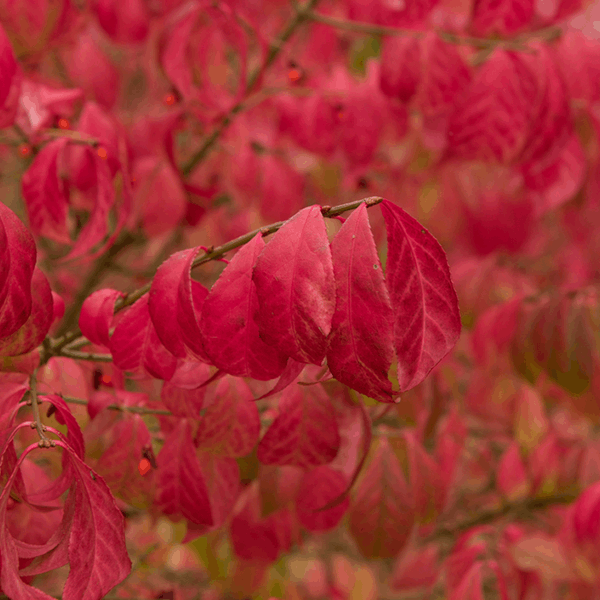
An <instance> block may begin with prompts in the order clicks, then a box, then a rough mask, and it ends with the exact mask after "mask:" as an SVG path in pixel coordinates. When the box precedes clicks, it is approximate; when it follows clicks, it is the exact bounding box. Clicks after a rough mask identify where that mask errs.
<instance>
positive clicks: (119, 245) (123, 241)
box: [57, 232, 136, 336]
mask: <svg viewBox="0 0 600 600" xmlns="http://www.w3.org/2000/svg"><path fill="white" fill-rule="evenodd" d="M135 240H136V237H135V236H134V235H132V234H131V233H129V232H124V233H123V234H121V236H120V237H119V239H118V240H117V241H116V242H115V243H114V244H113V245H112V246H111V247H110V248H109V250H108V251H107V252H106V254H104V255H103V256H102V257H101V258H100V259H99V260H98V261H97V262H96V264H95V265H94V268H93V270H92V271H91V273H90V274H89V275H88V276H87V279H86V280H85V282H84V284H83V285H82V286H81V288H80V289H79V291H78V292H77V296H75V299H74V300H73V302H72V303H71V304H70V305H69V308H68V309H67V310H66V311H65V314H64V316H63V318H62V321H61V324H60V327H59V329H58V332H57V334H58V335H59V336H62V335H64V334H65V333H66V332H67V331H68V330H69V329H70V328H71V327H73V325H74V324H75V322H76V319H77V317H78V315H79V311H80V310H81V307H82V305H83V303H84V301H85V299H86V298H87V297H88V296H89V295H90V294H91V293H92V291H93V289H94V288H95V287H96V285H97V284H98V282H99V281H100V279H101V277H102V274H103V273H104V271H105V270H106V269H107V268H108V267H109V265H110V264H111V263H112V261H113V260H114V259H115V258H116V257H117V256H118V255H119V253H120V252H121V251H122V250H124V249H125V248H126V247H127V246H129V245H130V244H131V243H133V242H134V241H135Z"/></svg>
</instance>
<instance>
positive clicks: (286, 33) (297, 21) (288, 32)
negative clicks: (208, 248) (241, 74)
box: [181, 0, 319, 177]
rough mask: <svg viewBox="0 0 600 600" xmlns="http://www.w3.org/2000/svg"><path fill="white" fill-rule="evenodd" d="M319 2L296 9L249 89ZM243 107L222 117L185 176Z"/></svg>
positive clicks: (185, 168)
mask: <svg viewBox="0 0 600 600" xmlns="http://www.w3.org/2000/svg"><path fill="white" fill-rule="evenodd" d="M318 2H319V0H309V1H308V3H307V4H306V6H305V7H304V8H300V9H299V10H297V11H296V14H295V15H294V17H293V18H292V19H291V20H290V22H289V23H288V24H287V26H286V28H285V29H284V30H283V31H282V32H281V34H280V35H279V37H278V38H277V40H276V41H275V42H274V43H273V44H271V46H270V48H269V52H268V54H267V58H266V60H265V62H264V64H263V65H261V66H260V67H258V68H256V69H255V70H254V71H253V72H252V74H251V75H250V78H249V79H248V84H247V87H246V89H247V90H251V89H252V88H253V87H254V85H255V84H256V82H257V81H258V80H259V78H260V77H261V75H262V73H263V71H264V70H265V69H267V68H268V67H270V66H271V65H272V64H273V61H274V60H275V59H276V58H277V56H278V55H279V53H280V52H281V48H282V47H283V45H284V44H285V42H287V41H288V40H289V39H290V37H292V34H293V33H294V31H295V30H296V29H297V28H298V26H299V25H301V24H302V23H303V22H304V21H306V20H307V19H308V18H309V14H310V13H311V11H312V9H313V8H315V7H316V5H317V3H318ZM243 109H244V101H243V100H241V101H240V102H238V103H237V104H235V105H234V106H233V107H232V108H231V109H230V110H229V112H228V113H227V114H226V115H225V116H224V117H223V118H222V119H221V122H220V123H219V124H218V125H217V126H216V127H215V129H214V130H213V132H212V133H211V134H210V135H209V136H208V137H207V138H206V139H205V140H204V143H203V144H202V146H201V147H200V148H199V149H198V151H197V152H196V153H195V154H194V156H192V158H190V160H189V161H188V162H187V163H186V164H185V165H184V166H183V167H182V169H181V172H182V174H183V176H184V177H186V176H187V175H189V174H190V173H191V172H192V171H193V170H194V168H195V167H196V165H198V163H200V162H201V161H202V160H204V157H205V156H206V155H207V154H208V152H209V150H210V149H211V148H212V147H213V146H214V144H215V142H216V141H217V140H218V139H219V137H220V135H221V134H222V133H223V131H224V130H225V129H226V128H227V126H228V125H229V124H230V123H231V120H232V118H233V117H234V116H235V115H236V114H237V113H239V112H241V111H242V110H243Z"/></svg>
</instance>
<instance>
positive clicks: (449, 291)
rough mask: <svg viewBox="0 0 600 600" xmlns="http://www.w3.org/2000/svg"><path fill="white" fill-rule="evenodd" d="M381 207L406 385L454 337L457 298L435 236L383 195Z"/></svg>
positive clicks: (417, 377) (423, 371) (402, 382)
mask: <svg viewBox="0 0 600 600" xmlns="http://www.w3.org/2000/svg"><path fill="white" fill-rule="evenodd" d="M381 208H382V211H383V216H384V219H385V224H386V229H387V238H388V257H387V264H386V278H387V285H388V289H389V293H390V300H391V305H392V309H393V314H394V325H393V331H394V346H395V348H396V355H397V357H398V382H399V384H400V390H401V391H406V390H407V389H410V388H412V387H414V386H415V385H417V384H419V383H420V382H421V381H423V379H425V377H426V376H427V374H428V373H429V371H431V369H433V367H435V365H437V364H438V362H439V361H440V360H442V358H444V356H446V354H447V353H448V352H449V351H450V350H451V349H452V347H453V346H454V344H455V343H456V341H457V340H458V337H459V335H460V329H461V323H460V314H459V311H458V299H457V297H456V292H455V291H454V286H453V285H452V281H451V279H450V270H449V268H448V261H447V259H446V254H445V252H444V250H443V249H442V247H441V246H440V245H439V243H438V242H437V240H436V239H435V238H434V237H433V236H432V235H431V234H430V233H429V232H428V231H427V230H425V229H423V228H422V227H421V225H420V224H419V223H418V222H417V221H416V220H415V219H413V218H412V217H411V216H410V215H408V214H407V213H406V212H405V211H403V210H402V209H401V208H399V207H398V206H396V205H395V204H392V203H391V202H389V201H387V200H384V201H383V203H382V205H381Z"/></svg>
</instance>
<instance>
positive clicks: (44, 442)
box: [28, 370, 56, 448]
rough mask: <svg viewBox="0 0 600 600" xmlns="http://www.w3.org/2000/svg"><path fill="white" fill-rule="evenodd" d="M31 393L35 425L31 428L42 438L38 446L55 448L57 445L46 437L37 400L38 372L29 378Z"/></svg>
mask: <svg viewBox="0 0 600 600" xmlns="http://www.w3.org/2000/svg"><path fill="white" fill-rule="evenodd" d="M29 392H30V393H29V398H30V403H31V408H32V409H33V423H32V424H31V427H32V429H33V428H35V429H36V430H37V433H38V435H39V436H40V441H39V442H38V445H39V447H40V448H53V447H54V446H55V445H56V444H55V442H54V440H51V439H50V438H49V437H48V436H47V435H46V426H45V425H44V424H43V423H42V419H41V417H40V407H39V404H38V398H37V370H36V371H34V373H33V374H32V375H31V377H30V378H29ZM28 403H29V402H28Z"/></svg>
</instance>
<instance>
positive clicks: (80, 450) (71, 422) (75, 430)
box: [39, 394, 85, 460]
mask: <svg viewBox="0 0 600 600" xmlns="http://www.w3.org/2000/svg"><path fill="white" fill-rule="evenodd" d="M39 398H40V400H42V401H46V402H48V403H49V404H52V406H54V409H55V411H56V413H57V414H58V415H59V416H60V418H61V419H62V421H61V423H63V424H64V425H66V426H67V436H66V440H67V442H68V444H69V446H71V449H72V450H73V451H74V452H75V454H77V456H78V457H79V458H81V460H83V459H84V457H85V444H84V441H83V434H82V433H81V428H80V427H79V423H78V422H77V419H75V417H74V416H73V413H72V412H71V409H70V408H69V405H68V404H67V403H66V402H65V401H64V400H63V399H62V398H61V397H60V396H57V395H56V394H49V395H47V396H40V397H39Z"/></svg>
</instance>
